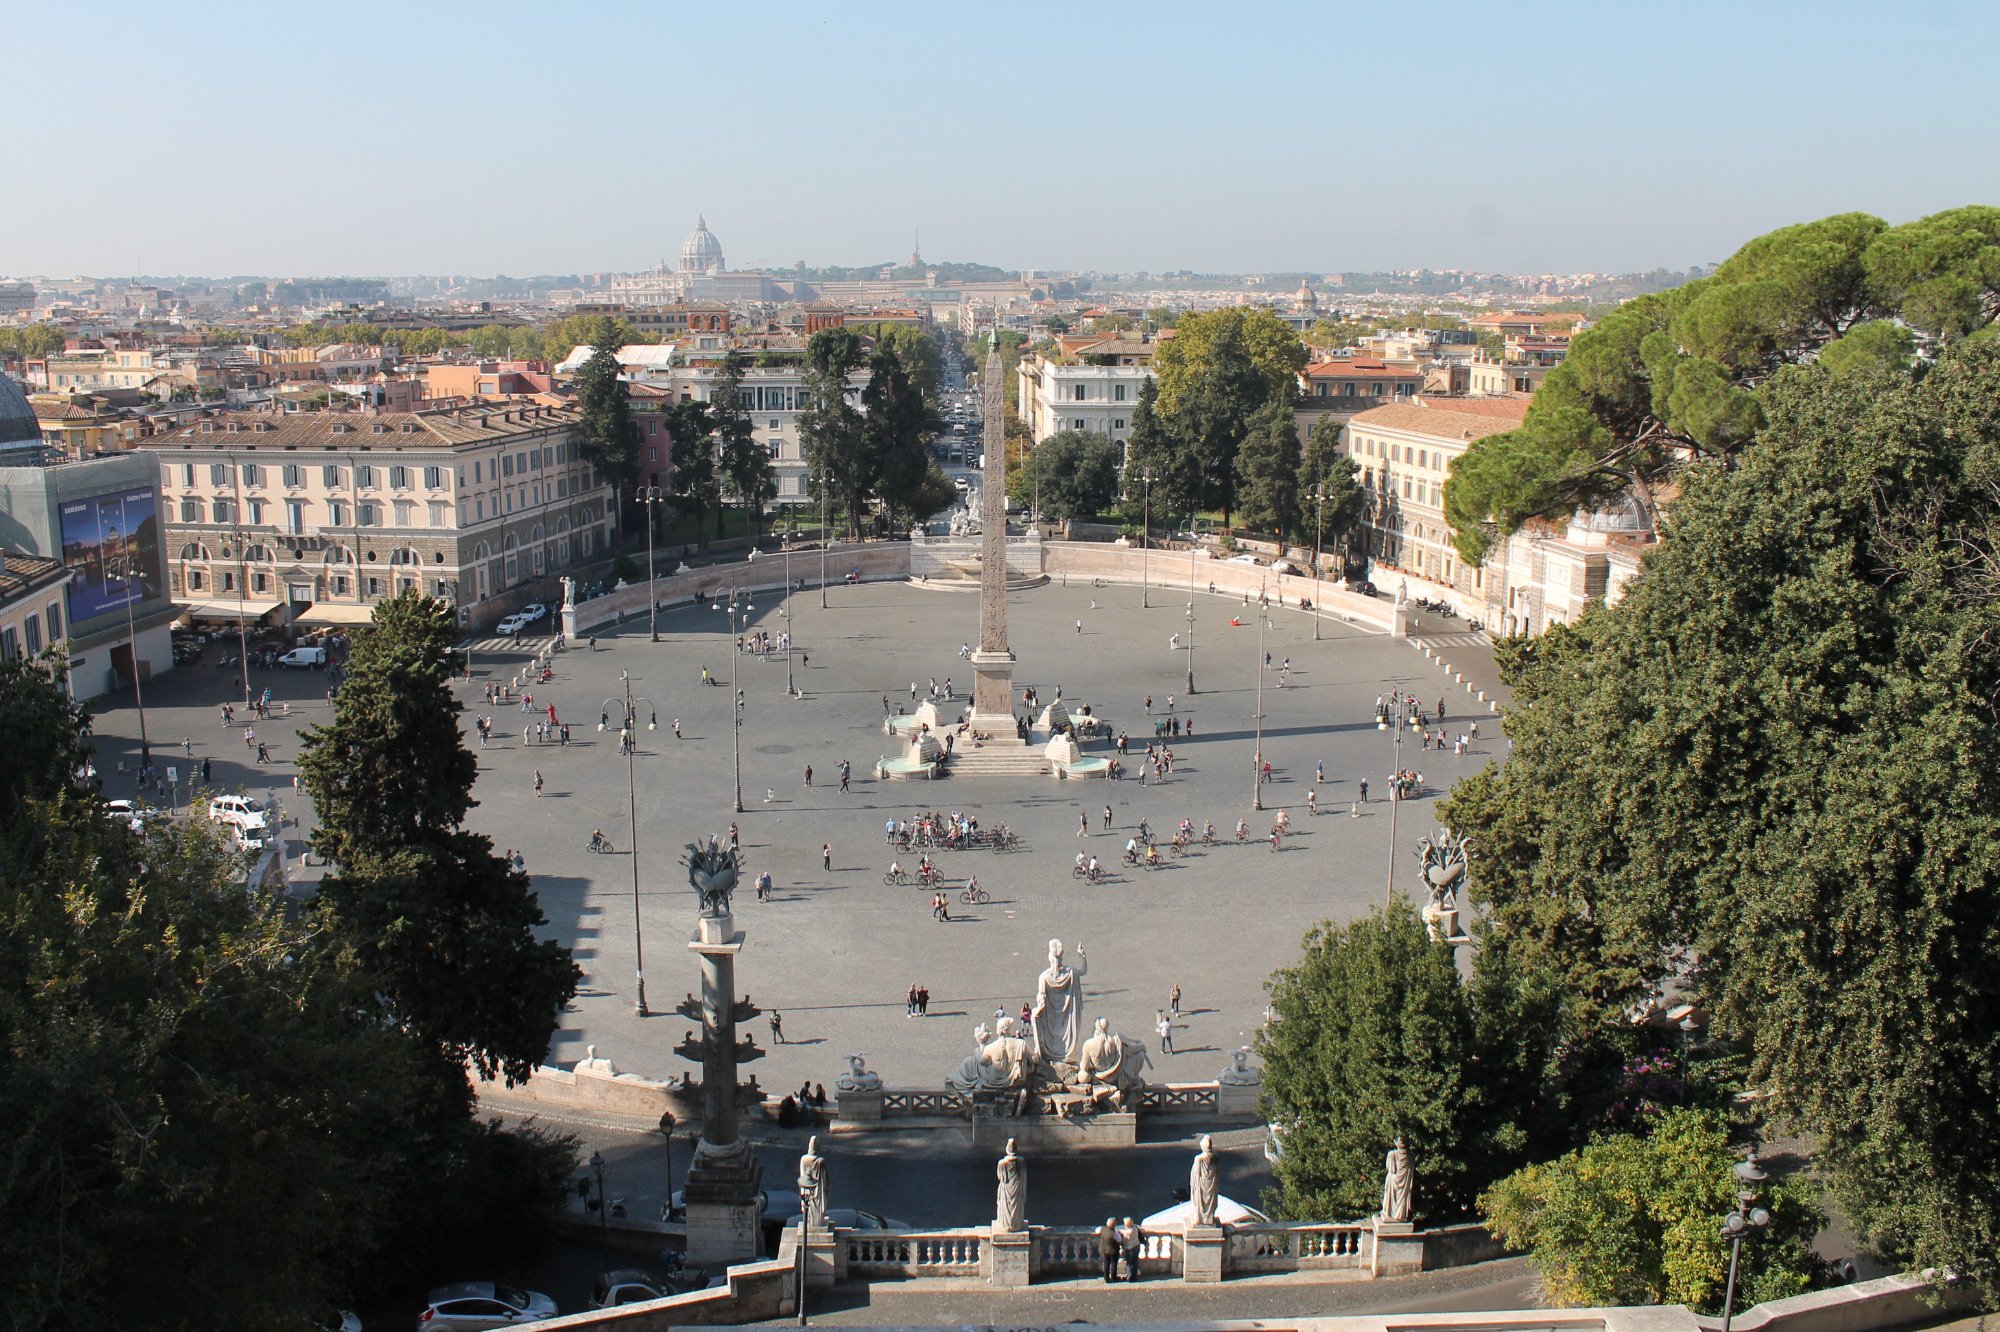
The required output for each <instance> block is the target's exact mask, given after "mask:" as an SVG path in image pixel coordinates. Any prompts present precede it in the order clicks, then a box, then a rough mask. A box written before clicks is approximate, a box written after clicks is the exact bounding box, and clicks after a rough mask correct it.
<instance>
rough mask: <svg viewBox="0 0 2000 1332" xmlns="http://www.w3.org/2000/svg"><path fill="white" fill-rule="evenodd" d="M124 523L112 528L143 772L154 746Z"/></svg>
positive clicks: (142, 589)
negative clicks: (141, 673) (118, 558)
mask: <svg viewBox="0 0 2000 1332" xmlns="http://www.w3.org/2000/svg"><path fill="white" fill-rule="evenodd" d="M123 525H124V517H123V515H122V514H121V515H120V517H119V526H118V527H115V528H113V529H112V535H113V536H116V537H117V538H118V544H119V546H120V547H121V548H122V549H123V551H124V559H123V560H121V561H120V563H119V567H120V568H121V569H122V570H124V572H123V573H122V574H121V575H120V577H119V580H118V581H119V582H121V583H123V584H125V638H126V641H127V642H128V643H129V644H130V649H129V650H130V653H131V658H132V702H133V704H134V706H136V707H137V708H138V709H139V768H140V770H141V771H142V772H143V771H144V770H145V767H146V765H147V764H148V763H151V762H152V761H153V746H152V745H151V744H150V743H149V742H148V741H147V739H146V695H145V692H144V691H143V690H141V689H140V688H139V628H138V622H137V621H136V620H135V619H134V618H133V616H132V605H133V601H134V597H133V595H132V548H131V546H129V545H127V544H126V542H125V534H124V532H123V531H122V530H120V529H121V528H122V527H123ZM145 591H146V585H145V584H144V583H141V584H140V585H139V595H140V596H144V595H145ZM245 697H246V700H247V698H248V690H247V689H246V690H245ZM246 706H247V702H246Z"/></svg>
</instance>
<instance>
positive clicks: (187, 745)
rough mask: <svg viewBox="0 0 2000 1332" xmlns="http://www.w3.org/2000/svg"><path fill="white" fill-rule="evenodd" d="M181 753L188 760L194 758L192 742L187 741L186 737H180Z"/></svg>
mask: <svg viewBox="0 0 2000 1332" xmlns="http://www.w3.org/2000/svg"><path fill="white" fill-rule="evenodd" d="M181 753H183V754H185V755H186V756H187V757H189V758H193V757H194V741H192V740H190V739H188V738H187V737H186V736H182V737H181Z"/></svg>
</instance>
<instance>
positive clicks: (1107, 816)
mask: <svg viewBox="0 0 2000 1332" xmlns="http://www.w3.org/2000/svg"><path fill="white" fill-rule="evenodd" d="M1104 831H1106V832H1110V831H1111V806H1109V805H1106V806H1105V807H1104Z"/></svg>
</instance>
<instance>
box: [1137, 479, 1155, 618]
mask: <svg viewBox="0 0 2000 1332" xmlns="http://www.w3.org/2000/svg"><path fill="white" fill-rule="evenodd" d="M1139 480H1140V481H1141V482H1143V483H1144V485H1143V487H1142V489H1141V490H1140V492H1139V493H1140V500H1139V511H1140V518H1139V609H1141V610H1144V609H1146V608H1147V607H1148V606H1150V605H1151V604H1152V603H1151V602H1149V601H1148V600H1147V598H1148V596H1150V595H1151V591H1152V585H1151V583H1150V582H1149V581H1148V580H1147V578H1146V562H1147V560H1148V558H1149V557H1150V553H1151V551H1152V546H1153V474H1152V473H1151V472H1147V473H1146V474H1144V475H1143V476H1141V477H1140V478H1139Z"/></svg>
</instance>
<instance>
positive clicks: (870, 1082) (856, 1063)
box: [833, 1054, 882, 1092]
mask: <svg viewBox="0 0 2000 1332" xmlns="http://www.w3.org/2000/svg"><path fill="white" fill-rule="evenodd" d="M846 1059H847V1071H846V1072H845V1073H843V1074H841V1075H840V1076H839V1077H837V1078H835V1079H834V1080H833V1089H834V1090H835V1091H841V1092H869V1091H881V1090H882V1075H881V1074H880V1073H873V1072H870V1071H869V1068H868V1056H867V1055H865V1054H851V1055H848V1056H846Z"/></svg>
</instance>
